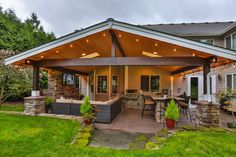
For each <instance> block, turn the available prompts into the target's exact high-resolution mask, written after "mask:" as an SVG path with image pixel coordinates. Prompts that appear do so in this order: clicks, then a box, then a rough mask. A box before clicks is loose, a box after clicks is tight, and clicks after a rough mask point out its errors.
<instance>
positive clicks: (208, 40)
mask: <svg viewBox="0 0 236 157" xmlns="http://www.w3.org/2000/svg"><path fill="white" fill-rule="evenodd" d="M200 42H203V43H207V44H211V45H213V44H214V40H213V39H201V40H200Z"/></svg>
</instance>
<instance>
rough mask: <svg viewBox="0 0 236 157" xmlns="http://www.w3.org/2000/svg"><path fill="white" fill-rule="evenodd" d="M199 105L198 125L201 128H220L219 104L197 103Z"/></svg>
mask: <svg viewBox="0 0 236 157" xmlns="http://www.w3.org/2000/svg"><path fill="white" fill-rule="evenodd" d="M195 104H197V115H196V123H197V126H200V127H219V126H220V109H219V104H212V103H209V102H201V101H200V102H195Z"/></svg>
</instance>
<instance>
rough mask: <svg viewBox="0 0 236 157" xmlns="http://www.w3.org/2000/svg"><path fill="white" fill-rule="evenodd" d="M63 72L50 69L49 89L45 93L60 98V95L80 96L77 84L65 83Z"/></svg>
mask: <svg viewBox="0 0 236 157" xmlns="http://www.w3.org/2000/svg"><path fill="white" fill-rule="evenodd" d="M62 75H63V72H60V71H55V70H48V90H45V91H44V93H43V95H46V96H52V97H55V98H59V97H60V96H63V97H66V98H73V99H78V98H79V91H78V89H77V88H76V87H75V85H63V83H62Z"/></svg>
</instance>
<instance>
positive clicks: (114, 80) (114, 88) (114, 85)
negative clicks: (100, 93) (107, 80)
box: [111, 76, 118, 93]
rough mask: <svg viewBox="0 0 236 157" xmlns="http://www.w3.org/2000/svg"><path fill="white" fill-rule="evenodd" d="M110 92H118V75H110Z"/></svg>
mask: <svg viewBox="0 0 236 157" xmlns="http://www.w3.org/2000/svg"><path fill="white" fill-rule="evenodd" d="M111 83H112V93H117V92H118V76H112V82H111Z"/></svg>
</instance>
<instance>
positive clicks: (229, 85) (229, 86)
mask: <svg viewBox="0 0 236 157" xmlns="http://www.w3.org/2000/svg"><path fill="white" fill-rule="evenodd" d="M226 85H227V88H230V89H232V75H227V76H226Z"/></svg>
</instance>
